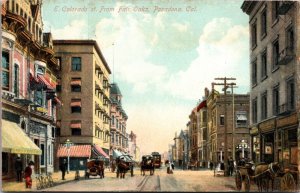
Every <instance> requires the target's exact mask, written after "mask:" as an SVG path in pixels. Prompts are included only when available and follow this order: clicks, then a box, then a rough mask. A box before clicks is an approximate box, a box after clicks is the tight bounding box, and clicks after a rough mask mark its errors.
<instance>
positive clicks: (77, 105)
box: [71, 101, 81, 107]
mask: <svg viewBox="0 0 300 193" xmlns="http://www.w3.org/2000/svg"><path fill="white" fill-rule="evenodd" d="M71 107H81V101H72V102H71Z"/></svg>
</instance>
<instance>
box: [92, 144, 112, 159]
mask: <svg viewBox="0 0 300 193" xmlns="http://www.w3.org/2000/svg"><path fill="white" fill-rule="evenodd" d="M94 150H95V151H96V152H97V154H98V155H99V156H102V157H104V158H109V156H108V155H107V154H106V153H105V151H104V150H103V149H102V148H101V147H100V146H99V145H94Z"/></svg>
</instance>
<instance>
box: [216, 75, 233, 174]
mask: <svg viewBox="0 0 300 193" xmlns="http://www.w3.org/2000/svg"><path fill="white" fill-rule="evenodd" d="M215 80H222V81H224V82H223V83H212V84H213V85H222V86H224V88H223V91H224V176H228V144H227V104H226V103H227V101H226V95H227V92H226V90H227V88H229V86H233V85H236V84H235V83H233V82H232V83H228V82H227V81H228V80H236V78H227V77H224V78H215ZM232 151H233V150H232Z"/></svg>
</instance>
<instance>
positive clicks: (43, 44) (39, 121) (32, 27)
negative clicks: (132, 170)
mask: <svg viewBox="0 0 300 193" xmlns="http://www.w3.org/2000/svg"><path fill="white" fill-rule="evenodd" d="M2 3H3V4H2V12H1V15H2V18H1V22H2V25H1V29H2V42H1V46H2V65H1V93H2V94H1V95H2V96H1V97H2V103H1V105H2V107H1V108H0V109H1V111H2V121H1V122H2V126H1V130H2V140H1V141H2V177H3V178H6V177H7V178H9V177H11V176H13V175H14V174H15V172H14V162H15V158H16V157H17V156H20V157H21V159H22V162H23V166H24V167H25V165H26V164H28V162H29V161H33V162H34V163H35V165H34V171H35V172H36V173H44V172H53V146H54V140H55V136H54V130H55V111H56V104H57V103H59V100H57V98H56V97H55V87H56V75H57V71H58V69H59V65H58V62H57V60H56V59H55V58H54V51H53V45H52V39H51V34H50V33H43V32H42V30H43V21H42V18H41V1H39V0H32V1H22V0H14V1H12V0H7V1H2ZM23 169H24V168H23Z"/></svg>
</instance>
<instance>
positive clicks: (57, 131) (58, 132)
mask: <svg viewBox="0 0 300 193" xmlns="http://www.w3.org/2000/svg"><path fill="white" fill-rule="evenodd" d="M55 130H56V132H55V136H56V137H59V136H60V128H59V127H56V129H55Z"/></svg>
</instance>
